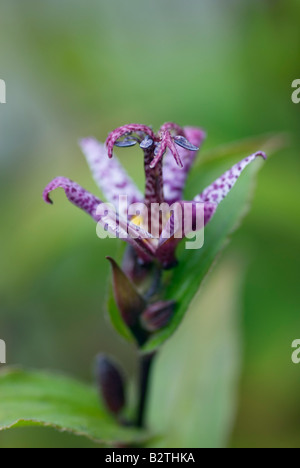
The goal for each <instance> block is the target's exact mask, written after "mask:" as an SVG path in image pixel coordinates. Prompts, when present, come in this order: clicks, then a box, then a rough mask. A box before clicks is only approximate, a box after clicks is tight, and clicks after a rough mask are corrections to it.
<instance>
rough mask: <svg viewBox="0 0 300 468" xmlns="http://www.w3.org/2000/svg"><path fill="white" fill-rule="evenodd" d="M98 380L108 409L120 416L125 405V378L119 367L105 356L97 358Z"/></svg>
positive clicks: (101, 355)
mask: <svg viewBox="0 0 300 468" xmlns="http://www.w3.org/2000/svg"><path fill="white" fill-rule="evenodd" d="M96 379H97V385H98V388H99V390H100V393H101V395H102V398H103V400H104V402H105V404H106V406H107V408H108V409H109V410H110V412H111V413H114V414H115V415H118V414H119V413H120V412H121V411H122V409H123V408H124V405H125V390H124V378H123V375H122V373H121V371H120V369H119V368H118V366H117V365H116V364H115V363H114V362H113V361H112V360H111V359H110V358H109V357H107V356H106V355H105V354H99V355H98V356H97V360H96Z"/></svg>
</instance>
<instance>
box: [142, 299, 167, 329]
mask: <svg viewBox="0 0 300 468" xmlns="http://www.w3.org/2000/svg"><path fill="white" fill-rule="evenodd" d="M174 309H175V302H174V301H159V302H156V303H155V304H152V305H150V306H149V307H148V308H147V309H146V310H145V311H144V312H143V314H142V316H141V324H142V326H143V328H144V329H145V330H147V331H149V332H154V331H157V330H160V329H161V328H163V327H165V326H166V325H168V323H169V321H170V319H171V317H172V315H173V312H174Z"/></svg>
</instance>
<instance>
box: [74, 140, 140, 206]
mask: <svg viewBox="0 0 300 468" xmlns="http://www.w3.org/2000/svg"><path fill="white" fill-rule="evenodd" d="M80 145H81V149H82V151H83V153H84V155H85V157H86V160H87V162H88V164H89V167H90V169H91V171H92V174H93V177H94V179H95V181H96V183H97V185H98V186H99V187H100V189H101V190H102V192H103V194H104V196H105V197H106V199H107V200H108V201H109V202H110V203H113V205H114V206H117V205H118V200H119V196H121V195H127V200H128V204H129V205H131V204H132V203H139V202H141V201H142V200H143V195H142V194H141V192H140V191H139V190H138V188H137V187H136V186H135V184H134V182H133V181H132V180H131V178H130V177H129V176H128V174H127V173H126V171H125V170H124V169H123V167H122V166H121V164H120V163H119V161H118V160H117V158H116V157H114V158H113V159H109V158H108V157H107V149H106V146H105V145H104V144H102V143H99V142H98V141H97V140H96V139H94V138H85V139H83V140H81V142H80Z"/></svg>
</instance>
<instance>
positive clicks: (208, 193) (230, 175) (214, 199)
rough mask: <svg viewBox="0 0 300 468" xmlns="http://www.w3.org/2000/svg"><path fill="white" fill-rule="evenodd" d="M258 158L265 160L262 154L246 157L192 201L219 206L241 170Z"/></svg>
mask: <svg viewBox="0 0 300 468" xmlns="http://www.w3.org/2000/svg"><path fill="white" fill-rule="evenodd" d="M259 156H261V157H262V158H264V159H266V158H267V157H266V155H265V153H263V152H258V153H255V154H252V155H251V156H248V157H247V158H245V159H243V160H242V161H240V162H239V163H238V164H235V165H234V166H233V167H232V168H231V169H230V170H229V171H227V172H225V174H223V175H222V176H221V177H219V179H217V180H216V181H215V182H214V183H213V184H211V185H209V187H207V188H206V189H205V190H204V191H203V192H202V193H201V194H200V195H197V196H196V197H195V199H194V201H196V202H211V203H215V204H216V205H219V203H221V201H222V200H224V198H225V197H226V196H227V195H228V193H229V192H230V190H231V189H232V188H233V186H234V185H235V183H236V181H237V180H238V178H239V176H240V175H241V173H242V172H243V170H244V169H245V168H246V167H247V166H248V165H249V164H250V163H251V162H252V161H254V160H255V159H256V158H257V157H259Z"/></svg>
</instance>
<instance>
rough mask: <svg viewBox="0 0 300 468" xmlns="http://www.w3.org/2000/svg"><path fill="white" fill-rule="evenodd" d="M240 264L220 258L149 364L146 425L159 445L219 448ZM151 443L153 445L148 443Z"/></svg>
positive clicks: (233, 375) (235, 334)
mask: <svg viewBox="0 0 300 468" xmlns="http://www.w3.org/2000/svg"><path fill="white" fill-rule="evenodd" d="M243 269H244V268H243V266H242V267H241V262H240V259H239V262H238V264H236V263H235V262H233V261H232V260H230V261H227V262H222V264H221V265H220V266H219V267H218V268H217V269H216V270H215V271H214V273H213V275H211V276H210V278H209V280H208V281H207V282H206V284H205V286H204V287H203V290H202V291H201V294H199V295H197V297H196V298H195V299H194V301H193V304H192V306H191V309H190V311H189V314H188V315H187V317H186V318H185V320H184V322H183V324H182V325H181V327H180V329H179V330H178V332H177V333H176V335H175V336H174V337H173V339H172V340H170V341H169V342H168V343H167V344H166V345H165V346H164V347H163V348H162V349H161V350H160V353H159V354H158V356H157V361H156V362H155V364H154V369H153V380H152V386H151V392H150V405H149V419H150V427H151V429H154V430H155V433H158V434H161V438H160V439H159V438H158V439H157V446H159V447H163V448H177V447H185V448H196V447H200V448H221V447H224V446H225V445H226V444H227V442H228V437H229V435H230V432H231V430H232V425H233V422H234V416H235V410H236V393H237V383H238V376H239V372H240V356H241V346H240V333H239V321H240V320H239V312H240V310H239V303H240V290H241V280H242V278H243V277H244V276H243ZM152 447H153V445H152Z"/></svg>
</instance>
